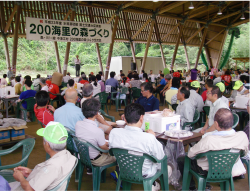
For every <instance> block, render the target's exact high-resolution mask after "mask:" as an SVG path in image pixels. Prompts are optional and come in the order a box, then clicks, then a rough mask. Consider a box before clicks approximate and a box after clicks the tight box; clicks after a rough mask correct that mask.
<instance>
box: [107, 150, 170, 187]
mask: <svg viewBox="0 0 250 191" xmlns="http://www.w3.org/2000/svg"><path fill="white" fill-rule="evenodd" d="M109 153H110V155H113V156H115V158H116V160H117V163H118V165H119V168H120V174H119V179H118V181H117V186H116V190H119V188H120V185H121V182H122V189H123V190H130V189H131V184H132V183H135V184H143V187H144V190H151V189H152V184H153V182H154V181H155V180H156V179H157V178H160V180H161V187H162V190H169V186H168V167H167V156H165V157H164V158H163V159H161V160H158V159H157V158H155V157H153V156H150V155H148V154H145V153H140V152H134V151H132V152H131V151H128V150H124V149H118V148H112V149H110V151H109ZM145 159H148V160H150V161H152V162H154V163H160V164H161V170H158V171H157V172H156V174H155V175H154V176H152V177H149V178H143V176H142V166H143V162H144V160H145Z"/></svg>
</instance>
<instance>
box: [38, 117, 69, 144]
mask: <svg viewBox="0 0 250 191" xmlns="http://www.w3.org/2000/svg"><path fill="white" fill-rule="evenodd" d="M36 134H37V135H39V136H42V137H44V138H45V139H46V140H47V141H49V142H51V143H55V144H62V143H65V142H66V141H67V139H65V140H63V141H60V139H61V138H63V137H67V138H68V132H67V130H66V129H65V127H64V126H63V125H62V124H61V123H58V122H54V121H51V122H49V123H48V124H47V126H46V127H45V128H41V129H38V130H37V132H36Z"/></svg>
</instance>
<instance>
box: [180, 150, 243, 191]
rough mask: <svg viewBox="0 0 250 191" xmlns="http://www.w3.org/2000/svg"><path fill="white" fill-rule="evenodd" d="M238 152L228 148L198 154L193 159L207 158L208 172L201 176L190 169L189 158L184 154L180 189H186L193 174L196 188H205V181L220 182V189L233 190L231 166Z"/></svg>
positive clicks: (238, 154)
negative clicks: (196, 184) (196, 183)
mask: <svg viewBox="0 0 250 191" xmlns="http://www.w3.org/2000/svg"><path fill="white" fill-rule="evenodd" d="M239 156H240V152H238V153H233V152H230V149H226V150H221V151H208V152H206V153H201V154H198V155H196V156H195V157H194V159H199V158H201V157H207V159H208V165H209V169H208V174H207V176H202V175H200V174H198V173H197V172H194V171H193V170H192V169H191V160H192V159H190V158H189V157H187V156H186V158H185V163H184V173H183V185H182V190H188V189H189V185H190V180H191V176H192V175H193V176H194V177H195V178H196V179H197V182H198V190H205V187H206V182H220V188H221V190H229V185H230V187H231V190H234V183H233V177H232V168H233V165H234V164H235V162H236V160H237V159H238V158H239Z"/></svg>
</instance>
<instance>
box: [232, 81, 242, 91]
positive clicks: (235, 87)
mask: <svg viewBox="0 0 250 191" xmlns="http://www.w3.org/2000/svg"><path fill="white" fill-rule="evenodd" d="M241 86H243V82H242V81H240V80H238V81H236V82H235V84H234V87H233V89H234V90H238V89H240V87H241Z"/></svg>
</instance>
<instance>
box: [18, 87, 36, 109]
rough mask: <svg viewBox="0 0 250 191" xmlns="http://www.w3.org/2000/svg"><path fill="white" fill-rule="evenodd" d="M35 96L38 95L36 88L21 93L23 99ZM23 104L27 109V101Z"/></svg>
mask: <svg viewBox="0 0 250 191" xmlns="http://www.w3.org/2000/svg"><path fill="white" fill-rule="evenodd" d="M35 96H36V91H35V90H26V91H25V92H22V93H21V94H20V97H19V99H21V100H23V99H27V98H30V97H35ZM22 106H23V108H24V109H27V102H26V101H24V102H23V103H22Z"/></svg>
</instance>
